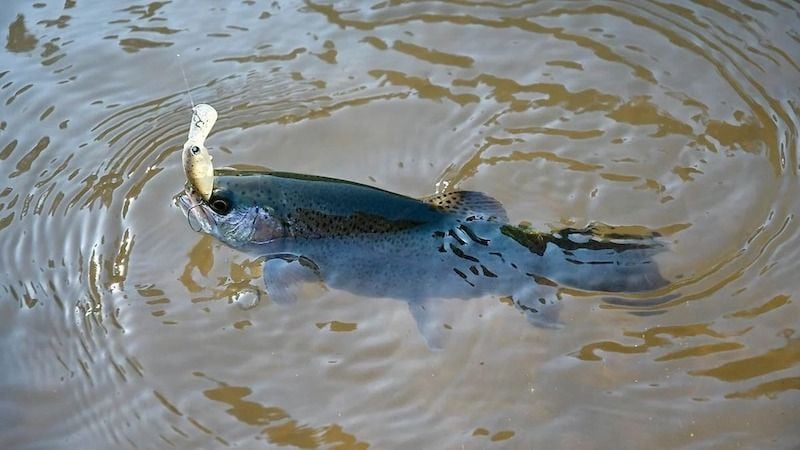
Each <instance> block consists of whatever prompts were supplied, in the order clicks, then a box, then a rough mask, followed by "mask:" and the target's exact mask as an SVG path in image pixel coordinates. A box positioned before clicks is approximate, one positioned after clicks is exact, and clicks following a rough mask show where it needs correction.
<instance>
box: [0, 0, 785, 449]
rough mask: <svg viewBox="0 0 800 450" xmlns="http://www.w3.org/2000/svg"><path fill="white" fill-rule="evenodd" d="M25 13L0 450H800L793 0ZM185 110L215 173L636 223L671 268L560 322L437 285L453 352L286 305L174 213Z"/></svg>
mask: <svg viewBox="0 0 800 450" xmlns="http://www.w3.org/2000/svg"><path fill="white" fill-rule="evenodd" d="M12 3H14V2H12ZM16 3H19V4H17V5H13V4H12V5H6V9H7V11H6V12H7V14H5V15H4V16H3V19H2V20H0V25H2V27H3V28H5V29H6V30H7V31H6V33H4V36H5V45H4V50H3V51H2V53H0V61H2V62H3V64H0V171H1V172H2V174H3V177H2V179H3V182H2V184H0V267H2V269H3V270H2V271H0V345H2V348H3V351H2V352H0V392H2V394H0V447H1V448H108V447H112V446H121V447H132V448H166V447H177V448H199V447H202V448H216V447H225V446H238V447H244V448H250V447H253V446H261V447H267V448H271V447H276V446H288V447H296V448H353V449H363V448H367V447H375V448H462V447H463V448H484V447H486V448H489V447H493V446H497V447H498V448H501V447H503V446H508V447H509V448H528V447H533V448H545V447H554V448H641V447H648V448H677V447H704V448H705V447H715V448H727V447H733V446H740V447H747V448H792V447H793V446H796V444H797V442H798V441H800V436H799V435H798V432H797V431H796V425H795V424H794V421H795V420H794V419H795V417H796V414H793V411H796V409H797V408H796V405H797V404H798V390H800V377H798V372H797V368H798V363H800V344H798V342H799V341H798V337H797V330H796V328H797V320H796V317H798V313H800V311H798V307H797V305H798V299H797V298H796V297H797V287H798V282H797V276H796V273H795V272H796V271H797V267H798V265H797V262H796V261H798V260H799V259H800V251H798V248H800V233H798V225H797V217H796V214H797V213H798V206H799V205H800V204H799V203H798V200H797V199H798V198H800V192H798V184H797V180H798V177H797V175H798V169H800V162H799V161H798V156H797V153H798V136H800V133H798V127H799V126H800V119H799V118H798V117H800V106H799V105H800V89H798V86H800V83H799V82H800V58H799V57H798V55H800V33H798V30H797V26H796V25H797V23H798V22H800V12H799V11H800V7H798V5H797V4H796V3H794V2H789V1H783V0H777V1H770V2H759V1H751V0H747V1H741V2H735V3H731V2H720V1H707V0H702V1H701V0H697V1H652V2H638V1H624V0H620V1H611V0H609V1H599V2H563V1H553V2H547V1H530V2H529V1H518V2H492V1H465V0H432V1H422V2H417V1H414V2H412V1H404V0H399V1H375V2H373V3H365V2H349V3H347V4H343V3H340V2H327V3H320V2H316V1H306V2H289V3H285V2H273V3H261V2H252V1H243V2H239V3H230V2H227V3H225V4H224V5H222V4H219V5H217V4H216V3H215V4H210V3H209V4H203V5H197V4H195V3H194V2H153V3H149V4H134V3H129V2H128V3H126V2H123V3H119V2H106V3H97V2H95V3H94V4H91V5H89V4H85V3H82V2H75V1H71V0H67V1H65V2H57V3H47V2H39V3H33V4H23V3H21V2H16ZM178 55H180V56H178ZM200 102H206V103H210V104H212V105H213V106H214V107H215V108H216V109H217V110H218V111H219V114H220V118H219V121H218V123H217V125H216V126H215V128H214V130H213V133H212V134H211V136H210V137H209V139H208V144H209V146H210V148H211V152H212V154H213V155H214V158H215V159H214V161H215V164H216V165H217V166H225V165H230V166H234V167H250V168H253V167H257V168H265V167H270V168H275V169H280V170H287V171H295V172H304V173H314V174H320V175H326V176H332V177H338V178H344V179H349V180H354V181H357V182H362V183H367V184H372V185H376V186H380V187H381V188H385V189H389V190H393V191H398V192H402V193H406V194H409V195H414V196H423V195H430V194H432V193H434V192H445V191H451V190H457V189H470V190H480V191H484V192H486V193H488V194H490V195H492V196H493V197H496V198H498V199H499V200H500V201H501V202H502V203H503V204H504V205H505V206H506V209H507V210H508V213H509V216H510V217H511V219H512V220H513V221H515V222H523V221H524V222H529V223H531V225H532V226H534V227H537V228H541V229H558V228H561V227H564V226H570V227H581V226H585V225H588V224H590V223H594V222H598V223H604V224H609V225H614V226H631V227H636V228H631V229H640V228H639V227H645V228H648V229H652V230H656V231H658V232H660V233H661V235H662V236H664V238H665V240H667V241H668V242H669V244H670V249H671V251H670V252H669V254H667V255H664V257H663V259H662V260H660V261H659V263H660V264H661V265H662V268H663V272H664V274H665V276H666V277H667V278H669V279H670V280H672V281H673V283H671V284H670V285H669V286H668V287H666V288H664V289H663V290H662V291H659V292H657V293H655V294H648V295H630V296H626V295H623V296H620V297H618V298H603V297H602V296H598V295H595V294H594V293H590V292H579V291H564V292H563V293H562V294H563V297H564V310H563V312H562V321H563V322H564V323H565V324H566V327H565V329H564V330H561V331H558V332H554V331H550V330H540V329H536V328H531V327H529V326H528V325H527V324H526V323H525V320H524V318H522V317H519V315H518V314H517V313H516V312H515V310H514V309H513V308H507V307H506V306H507V305H505V304H504V303H503V302H502V301H500V302H498V301H496V300H494V301H493V300H492V299H476V300H473V301H469V302H446V305H445V309H446V311H447V312H448V314H449V315H448V316H447V317H448V322H447V327H448V328H447V332H448V333H449V336H450V338H449V340H448V342H449V344H448V346H447V347H446V348H445V349H444V351H441V352H432V351H430V350H429V349H427V348H426V347H425V345H424V341H423V340H422V338H421V337H420V336H419V335H418V333H417V331H416V327H415V325H414V323H413V321H412V319H411V318H410V316H409V314H408V312H407V308H406V306H405V305H404V304H402V303H399V302H392V301H380V300H378V299H369V298H359V297H355V296H353V295H350V294H348V293H345V292H339V291H335V290H329V291H327V292H325V293H324V294H322V296H321V297H320V298H317V299H309V300H308V301H301V302H298V303H297V304H294V305H286V306H284V305H277V304H274V303H273V302H270V301H269V299H268V298H267V296H265V295H262V294H261V293H260V291H259V289H260V288H261V281H260V280H261V267H260V261H258V260H257V259H252V258H249V257H247V256H245V255H242V254H239V253H236V252H234V251H232V250H229V249H227V248H225V247H222V246H220V245H219V244H218V243H217V242H216V241H214V240H213V239H211V238H209V237H206V236H200V235H198V234H196V233H194V232H192V231H191V229H190V227H189V225H188V224H187V223H186V220H185V218H184V217H182V215H181V214H180V212H179V210H178V208H177V207H176V205H175V204H174V200H173V197H174V195H175V193H176V192H178V191H179V190H180V189H182V186H183V182H184V181H183V174H182V169H181V165H180V162H179V160H180V158H179V151H180V149H181V146H182V143H183V141H184V139H185V136H186V132H187V128H188V121H189V116H190V109H191V105H192V103H200ZM343 264H346V257H343ZM410 282H413V280H410ZM619 430H624V433H620V432H619Z"/></svg>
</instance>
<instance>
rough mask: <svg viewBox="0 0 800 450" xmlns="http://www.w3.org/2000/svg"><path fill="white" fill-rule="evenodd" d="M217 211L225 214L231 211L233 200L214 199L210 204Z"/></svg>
mask: <svg viewBox="0 0 800 450" xmlns="http://www.w3.org/2000/svg"><path fill="white" fill-rule="evenodd" d="M208 205H209V206H210V207H211V209H212V210H214V212H215V213H217V214H221V215H223V216H224V215H225V214H228V213H229V212H230V211H231V202H229V201H228V200H226V199H224V198H215V199H212V200H211V201H210V202H209V204H208Z"/></svg>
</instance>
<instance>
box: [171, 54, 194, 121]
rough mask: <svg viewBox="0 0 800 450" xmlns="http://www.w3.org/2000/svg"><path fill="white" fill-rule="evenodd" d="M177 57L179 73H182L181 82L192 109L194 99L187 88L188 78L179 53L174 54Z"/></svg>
mask: <svg viewBox="0 0 800 450" xmlns="http://www.w3.org/2000/svg"><path fill="white" fill-rule="evenodd" d="M175 55H176V56H177V57H178V67H180V69H181V75H183V83H184V84H185V85H186V95H188V96H189V103H191V104H192V109H194V99H192V92H191V90H189V79H188V78H186V72H185V71H184V70H183V61H181V54H180V53H176V54H175Z"/></svg>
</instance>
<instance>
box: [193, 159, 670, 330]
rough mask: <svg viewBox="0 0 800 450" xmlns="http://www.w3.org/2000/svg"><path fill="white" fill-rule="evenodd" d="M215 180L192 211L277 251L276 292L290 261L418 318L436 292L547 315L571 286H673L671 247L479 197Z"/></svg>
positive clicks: (319, 180)
mask: <svg viewBox="0 0 800 450" xmlns="http://www.w3.org/2000/svg"><path fill="white" fill-rule="evenodd" d="M214 186H215V189H214V191H213V192H212V194H211V198H210V200H209V202H208V203H207V204H204V203H202V202H201V203H200V204H199V205H200V206H201V207H199V208H193V206H196V205H197V201H196V199H193V198H192V197H191V195H189V194H184V195H183V197H182V199H181V203H182V205H183V206H184V210H185V211H187V214H190V216H194V217H190V219H191V218H193V219H195V220H197V221H198V222H199V223H200V226H201V229H202V231H204V232H206V233H209V234H212V235H214V236H215V237H217V238H218V239H220V240H221V241H223V242H225V243H226V244H228V245H230V246H232V247H234V248H238V249H241V250H243V251H245V252H248V253H250V254H253V255H259V256H265V257H266V259H267V263H266V264H265V271H264V274H265V282H266V284H267V287H268V290H269V287H270V285H279V284H280V283H282V281H286V280H281V278H286V277H283V276H282V269H281V267H282V265H281V263H283V266H286V267H288V266H291V265H292V264H294V265H295V266H297V267H302V268H303V269H302V270H303V271H305V272H308V273H313V276H316V277H319V279H320V280H321V281H323V282H324V283H325V284H326V285H328V286H330V287H333V288H337V289H343V290H346V291H350V292H353V293H356V294H361V295H366V296H373V297H391V298H397V299H402V300H406V301H408V302H409V304H410V306H411V309H412V313H413V312H415V307H419V305H423V306H424V305H426V304H427V302H429V301H430V300H432V299H437V298H462V299H467V298H474V297H480V296H484V295H496V296H510V297H511V298H512V299H513V300H514V303H515V305H517V306H518V307H519V308H520V309H522V310H523V311H525V312H526V314H528V315H529V319H531V318H532V317H533V318H534V319H535V317H536V316H535V315H536V314H537V313H539V312H540V310H541V309H543V308H544V306H546V305H550V304H553V303H554V298H555V294H556V291H557V288H558V287H559V286H567V287H572V288H577V289H585V290H594V291H607V292H625V291H645V290H651V289H656V288H659V287H662V286H664V285H665V284H666V281H665V280H664V279H663V278H662V277H661V276H660V274H659V271H658V267H657V265H656V264H655V262H654V261H653V259H652V257H653V256H654V255H655V254H656V253H658V252H659V251H660V250H661V249H662V248H661V245H660V244H659V243H658V242H657V241H656V239H655V236H652V235H651V236H612V238H609V239H601V238H600V237H599V236H597V235H596V234H597V233H595V232H594V230H592V229H586V230H562V231H561V232H560V233H538V232H535V231H533V230H531V229H528V228H526V227H522V226H515V225H511V224H509V223H508V218H507V216H506V213H505V211H504V209H503V207H502V205H501V204H500V203H499V202H497V201H496V200H494V199H492V198H491V197H488V196H486V195H485V194H482V193H479V192H469V191H466V192H465V191H461V192H451V193H446V194H441V195H436V196H432V197H428V198H423V199H414V198H410V197H406V196H403V195H399V194H395V193H391V192H388V191H384V190H381V189H377V188H374V187H370V186H366V185H362V184H358V183H353V182H348V181H342V180H336V179H330V178H323V177H315V176H308V175H298V174H289V173H279V172H242V171H230V170H218V171H216V172H215V179H214ZM215 202H216V205H215ZM215 209H216V210H215ZM270 261H273V262H277V263H276V264H275V265H274V267H277V269H274V268H273V266H271V265H270ZM283 274H285V273H283ZM306 275H308V274H306ZM305 277H306V278H308V276H305ZM288 278H292V277H288ZM270 294H272V292H270ZM417 309H418V310H419V309H420V308H417ZM421 309H425V308H424V307H422V308H421ZM418 313H419V314H421V313H420V312H419V311H417V313H415V317H417V315H418ZM417 320H418V321H420V320H421V317H417ZM423 321H424V319H423ZM422 327H423V326H422V325H420V328H421V329H422Z"/></svg>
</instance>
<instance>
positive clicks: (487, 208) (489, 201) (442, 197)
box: [422, 191, 508, 222]
mask: <svg viewBox="0 0 800 450" xmlns="http://www.w3.org/2000/svg"><path fill="white" fill-rule="evenodd" d="M422 201H424V202H426V203H429V204H431V205H433V206H436V207H437V208H440V209H442V210H444V211H447V212H450V213H453V214H457V215H462V216H464V217H470V216H474V217H475V218H476V219H482V220H490V219H492V218H493V220H496V221H499V222H508V216H507V215H506V210H505V208H503V205H502V204H501V203H500V202H498V201H497V200H495V199H493V198H492V197H489V196H488V195H486V194H484V193H482V192H476V191H455V192H445V193H443V194H436V195H431V196H430V197H425V198H423V199H422Z"/></svg>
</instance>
